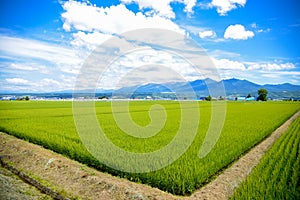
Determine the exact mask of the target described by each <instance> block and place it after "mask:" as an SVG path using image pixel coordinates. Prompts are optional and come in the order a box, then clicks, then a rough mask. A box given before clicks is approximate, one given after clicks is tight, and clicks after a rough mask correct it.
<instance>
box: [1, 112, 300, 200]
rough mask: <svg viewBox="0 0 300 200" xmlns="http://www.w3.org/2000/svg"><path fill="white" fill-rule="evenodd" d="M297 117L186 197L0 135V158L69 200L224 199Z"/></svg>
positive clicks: (299, 113)
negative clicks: (118, 176)
mask: <svg viewBox="0 0 300 200" xmlns="http://www.w3.org/2000/svg"><path fill="white" fill-rule="evenodd" d="M299 115H300V111H299V112H298V113H296V114H295V115H294V116H293V117H292V118H290V119H289V120H288V121H286V122H285V123H284V124H283V125H282V126H281V127H280V128H278V129H277V130H276V131H275V132H274V133H273V134H272V135H271V136H270V137H268V138H267V139H266V140H264V141H263V142H262V143H260V144H259V145H257V146H256V147H254V148H253V149H252V150H251V151H250V152H248V153H247V154H245V155H244V156H243V157H242V158H241V159H239V160H238V161H236V162H235V163H234V164H233V165H232V166H231V167H229V168H228V169H227V170H225V171H224V172H223V173H222V174H221V175H219V176H218V177H217V178H216V179H215V180H214V181H212V182H211V183H209V184H208V185H206V186H205V187H203V188H201V189H199V190H197V191H196V192H195V193H194V194H193V195H191V196H190V197H178V196H174V195H171V194H168V193H165V192H163V191H161V190H159V189H157V188H152V187H150V186H147V185H143V184H138V183H133V182H130V181H128V180H125V179H120V178H117V177H114V176H111V175H109V174H106V173H101V172H99V171H97V170H94V169H92V168H89V167H86V166H84V165H83V164H80V163H78V162H76V161H74V160H70V159H68V158H66V157H64V156H62V155H60V154H57V153H54V152H52V151H50V150H46V149H44V148H42V147H40V146H38V145H34V144H31V143H28V142H26V141H23V140H20V139H17V138H15V137H13V136H10V135H7V134H5V133H0V158H1V161H2V162H3V163H5V164H7V165H8V166H12V167H13V168H15V169H17V170H18V171H22V172H23V173H24V174H26V175H28V176H30V177H31V178H33V179H34V180H36V181H37V182H39V183H40V184H41V185H43V186H45V187H47V188H49V189H50V190H51V191H53V192H55V193H57V194H59V195H62V196H64V197H67V198H70V199H105V200H107V199H128V200H129V199H137V200H144V199H145V200H146V199H158V200H160V199H168V200H169V199H228V197H229V196H231V195H232V194H233V191H234V189H235V188H236V187H237V186H238V185H239V184H240V183H241V182H242V180H243V179H245V178H246V177H247V176H248V175H249V174H250V172H251V170H252V168H253V167H255V166H256V165H257V164H258V162H259V160H260V159H261V158H262V156H263V155H264V153H265V152H266V151H267V150H268V149H269V148H270V147H271V146H272V144H273V143H274V142H275V141H276V140H277V139H278V138H279V137H280V135H282V134H283V133H284V132H285V131H286V130H287V128H288V126H289V125H290V123H291V122H292V121H293V120H294V119H296V118H297V117H298V116H299ZM0 193H1V191H0ZM0 197H1V195H0Z"/></svg>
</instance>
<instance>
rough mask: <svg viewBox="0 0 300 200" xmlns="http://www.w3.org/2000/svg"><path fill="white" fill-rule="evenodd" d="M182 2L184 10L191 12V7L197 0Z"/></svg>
mask: <svg viewBox="0 0 300 200" xmlns="http://www.w3.org/2000/svg"><path fill="white" fill-rule="evenodd" d="M183 2H184V4H185V9H184V11H185V12H188V13H192V12H193V8H194V6H195V5H196V2H197V0H184V1H183Z"/></svg>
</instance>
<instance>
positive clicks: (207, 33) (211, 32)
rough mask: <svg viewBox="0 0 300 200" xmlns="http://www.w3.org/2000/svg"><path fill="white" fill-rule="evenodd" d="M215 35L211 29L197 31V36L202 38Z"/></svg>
mask: <svg viewBox="0 0 300 200" xmlns="http://www.w3.org/2000/svg"><path fill="white" fill-rule="evenodd" d="M216 36H217V34H216V32H214V31H212V30H208V31H201V32H199V37H200V38H202V39H203V38H215V37H216Z"/></svg>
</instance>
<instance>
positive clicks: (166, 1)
mask: <svg viewBox="0 0 300 200" xmlns="http://www.w3.org/2000/svg"><path fill="white" fill-rule="evenodd" d="M121 2H123V3H125V4H130V3H136V4H138V5H139V9H140V10H143V9H145V8H148V9H151V11H149V12H148V13H146V15H158V16H161V17H165V18H170V19H171V18H175V13H174V11H173V9H172V7H171V6H170V3H171V2H181V3H183V4H184V5H185V8H184V11H185V12H187V13H192V12H193V8H194V6H195V5H196V2H197V0H151V1H149V0H121Z"/></svg>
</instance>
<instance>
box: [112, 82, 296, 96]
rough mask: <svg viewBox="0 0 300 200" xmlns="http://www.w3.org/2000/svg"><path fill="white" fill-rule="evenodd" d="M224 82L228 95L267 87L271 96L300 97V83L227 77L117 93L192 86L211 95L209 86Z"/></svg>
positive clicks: (179, 90) (200, 93)
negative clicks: (251, 80)
mask: <svg viewBox="0 0 300 200" xmlns="http://www.w3.org/2000/svg"><path fill="white" fill-rule="evenodd" d="M222 84H223V86H224V89H225V93H226V96H246V95H248V94H249V93H250V94H251V95H252V96H257V90H259V89H260V88H265V89H267V90H268V92H269V95H268V96H269V97H274V98H275V97H276V98H277V97H282V98H288V97H297V98H300V85H292V84H290V83H285V84H278V85H270V84H266V85H259V84H255V83H252V82H250V81H248V80H240V79H235V78H233V79H226V80H223V81H220V82H217V81H214V80H212V79H204V80H195V81H191V82H188V83H183V82H170V83H164V84H157V83H148V84H145V85H136V86H133V87H124V88H121V89H119V90H117V91H115V93H116V94H122V93H130V94H132V93H133V91H134V93H135V94H148V95H149V94H153V93H168V92H172V91H173V92H176V93H187V92H188V91H190V88H192V89H193V90H194V91H195V93H196V94H197V95H198V96H206V95H209V91H208V86H207V85H209V88H210V89H214V88H222Z"/></svg>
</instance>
